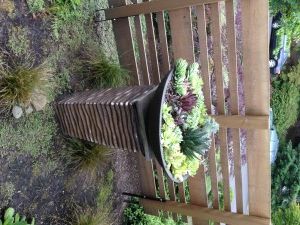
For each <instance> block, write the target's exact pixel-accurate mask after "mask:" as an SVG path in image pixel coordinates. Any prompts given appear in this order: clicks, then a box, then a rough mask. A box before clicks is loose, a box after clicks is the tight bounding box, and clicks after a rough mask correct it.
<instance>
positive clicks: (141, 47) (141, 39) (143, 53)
mask: <svg viewBox="0 0 300 225" xmlns="http://www.w3.org/2000/svg"><path fill="white" fill-rule="evenodd" d="M134 24H135V31H136V37H137V42H138V49H139V56H140V57H139V58H140V64H141V70H142V76H143V79H142V80H143V82H141V83H142V84H144V85H149V84H150V78H149V76H150V74H149V70H148V62H147V55H146V51H145V45H144V35H143V31H142V26H141V17H140V16H135V17H134Z"/></svg>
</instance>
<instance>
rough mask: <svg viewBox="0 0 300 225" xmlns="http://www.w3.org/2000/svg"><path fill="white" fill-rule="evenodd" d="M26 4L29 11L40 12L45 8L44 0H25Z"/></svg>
mask: <svg viewBox="0 0 300 225" xmlns="http://www.w3.org/2000/svg"><path fill="white" fill-rule="evenodd" d="M27 5H28V9H29V12H30V13H36V12H41V11H43V10H44V9H45V2H44V0H27Z"/></svg>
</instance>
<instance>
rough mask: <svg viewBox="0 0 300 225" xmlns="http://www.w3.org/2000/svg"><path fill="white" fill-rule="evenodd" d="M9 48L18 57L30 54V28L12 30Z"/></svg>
mask: <svg viewBox="0 0 300 225" xmlns="http://www.w3.org/2000/svg"><path fill="white" fill-rule="evenodd" d="M8 47H9V48H10V49H11V51H12V52H13V54H14V55H16V56H22V55H26V54H28V51H29V47H30V41H29V29H28V27H17V26H13V27H12V28H10V30H9V40H8Z"/></svg>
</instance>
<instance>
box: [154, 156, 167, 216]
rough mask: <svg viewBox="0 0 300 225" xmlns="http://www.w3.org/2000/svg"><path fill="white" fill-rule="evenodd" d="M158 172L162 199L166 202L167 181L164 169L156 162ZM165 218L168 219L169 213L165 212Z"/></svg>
mask: <svg viewBox="0 0 300 225" xmlns="http://www.w3.org/2000/svg"><path fill="white" fill-rule="evenodd" d="M155 166H156V172H157V179H158V186H159V195H160V197H161V198H162V199H164V200H166V190H165V181H164V173H163V169H162V168H161V166H160V164H159V163H158V162H157V160H155ZM163 214H164V217H165V218H168V217H169V216H168V212H167V211H164V212H163Z"/></svg>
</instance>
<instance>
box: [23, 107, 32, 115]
mask: <svg viewBox="0 0 300 225" xmlns="http://www.w3.org/2000/svg"><path fill="white" fill-rule="evenodd" d="M32 112H33V108H32V107H31V106H29V107H28V108H27V109H26V110H25V113H26V114H30V113H32Z"/></svg>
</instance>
